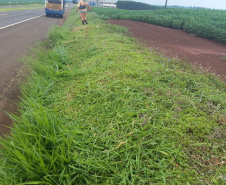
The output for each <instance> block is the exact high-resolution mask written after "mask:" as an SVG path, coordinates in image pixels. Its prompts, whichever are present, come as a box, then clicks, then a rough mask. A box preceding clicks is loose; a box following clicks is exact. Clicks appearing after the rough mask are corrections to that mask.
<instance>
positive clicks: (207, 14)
mask: <svg viewBox="0 0 226 185" xmlns="http://www.w3.org/2000/svg"><path fill="white" fill-rule="evenodd" d="M93 11H95V12H96V13H98V14H100V15H102V16H104V17H107V18H110V19H124V20H134V21H140V22H145V23H150V24H155V25H160V26H165V27H169V28H174V29H181V30H185V31H187V32H188V33H191V34H195V35H197V36H200V37H203V38H209V39H213V40H216V41H219V42H224V43H226V21H225V17H226V11H224V10H209V9H174V8H171V9H158V10H154V11H149V10H137V11H132V10H119V9H103V8H97V7H95V8H93Z"/></svg>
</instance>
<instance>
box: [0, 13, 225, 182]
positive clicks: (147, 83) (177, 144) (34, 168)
mask: <svg viewBox="0 0 226 185" xmlns="http://www.w3.org/2000/svg"><path fill="white" fill-rule="evenodd" d="M78 18H79V14H78V13H75V9H73V10H72V11H71V14H70V16H69V17H68V18H67V20H66V23H65V24H64V25H63V27H59V26H56V27H54V28H53V29H52V30H51V31H50V32H49V36H48V39H47V40H46V41H44V42H42V43H40V44H39V45H38V46H37V48H34V49H33V50H32V52H31V53H30V55H28V56H24V57H23V59H21V60H22V62H23V63H24V65H26V68H27V71H29V72H30V73H29V74H28V75H26V74H24V75H25V76H26V81H25V82H23V83H21V89H22V93H21V94H22V96H21V102H20V109H19V110H20V115H17V116H16V115H12V119H13V120H14V124H13V128H12V132H11V134H10V135H8V136H5V138H1V139H0V143H1V147H0V156H1V157H0V184H1V185H33V184H36V185H37V184H39V185H80V184H81V185H86V184H87V185H150V184H159V185H160V184H161V185H169V184H172V185H184V184H185V185H195V184H197V185H198V184H214V185H215V184H216V185H222V184H225V182H226V181H225V177H226V166H225V152H226V149H225V142H226V130H225V124H226V83H225V82H222V81H221V80H220V79H218V78H217V77H216V76H215V75H214V74H209V73H205V72H203V71H201V70H200V69H197V68H196V67H194V66H191V65H189V64H187V63H185V62H183V61H178V60H176V59H171V58H166V57H164V56H162V55H160V54H158V53H156V52H154V51H150V48H145V47H144V46H143V45H142V44H140V43H139V42H138V41H137V40H135V39H134V38H132V37H130V35H129V34H128V30H127V28H124V27H120V26H116V25H110V24H106V22H105V21H104V20H102V19H100V18H103V17H102V16H99V15H98V14H96V13H94V12H89V13H87V19H88V22H89V24H88V25H82V24H81V21H80V20H79V21H77V22H74V21H75V20H76V19H78ZM73 22H74V23H73Z"/></svg>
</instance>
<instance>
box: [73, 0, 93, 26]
mask: <svg viewBox="0 0 226 185" xmlns="http://www.w3.org/2000/svg"><path fill="white" fill-rule="evenodd" d="M78 9H80V17H81V20H82V24H83V25H85V23H86V24H88V22H87V20H86V13H87V9H88V10H91V7H90V6H88V3H87V2H85V0H80V1H79V2H78V6H77V8H76V12H77V11H78Z"/></svg>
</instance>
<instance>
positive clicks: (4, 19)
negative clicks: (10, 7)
mask: <svg viewBox="0 0 226 185" xmlns="http://www.w3.org/2000/svg"><path fill="white" fill-rule="evenodd" d="M66 12H67V10H66ZM44 14H45V12H44V9H35V10H20V11H9V12H0V135H1V133H3V132H6V131H7V130H8V129H7V128H6V127H5V126H4V125H9V122H10V118H9V117H8V115H7V114H6V113H5V112H15V111H16V105H15V102H17V99H18V96H17V93H18V90H16V89H15V88H14V89H13V88H12V86H13V85H12V84H13V83H14V81H15V77H16V76H17V74H18V71H19V70H20V68H21V67H22V64H21V63H20V62H19V59H20V58H21V57H22V56H23V55H24V54H25V53H28V52H31V51H29V49H28V48H31V47H34V45H35V43H37V42H38V41H41V40H43V39H45V38H46V37H47V34H48V31H49V30H50V29H51V28H52V27H53V26H54V25H56V24H59V23H60V22H62V19H60V18H55V17H46V16H45V15H44ZM10 89H11V90H10ZM14 91H15V92H14Z"/></svg>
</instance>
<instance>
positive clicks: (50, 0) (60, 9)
mask: <svg viewBox="0 0 226 185" xmlns="http://www.w3.org/2000/svg"><path fill="white" fill-rule="evenodd" d="M65 3H66V1H65V0H45V13H46V16H47V17H49V16H51V15H54V16H59V17H61V18H63V16H64V8H65Z"/></svg>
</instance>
